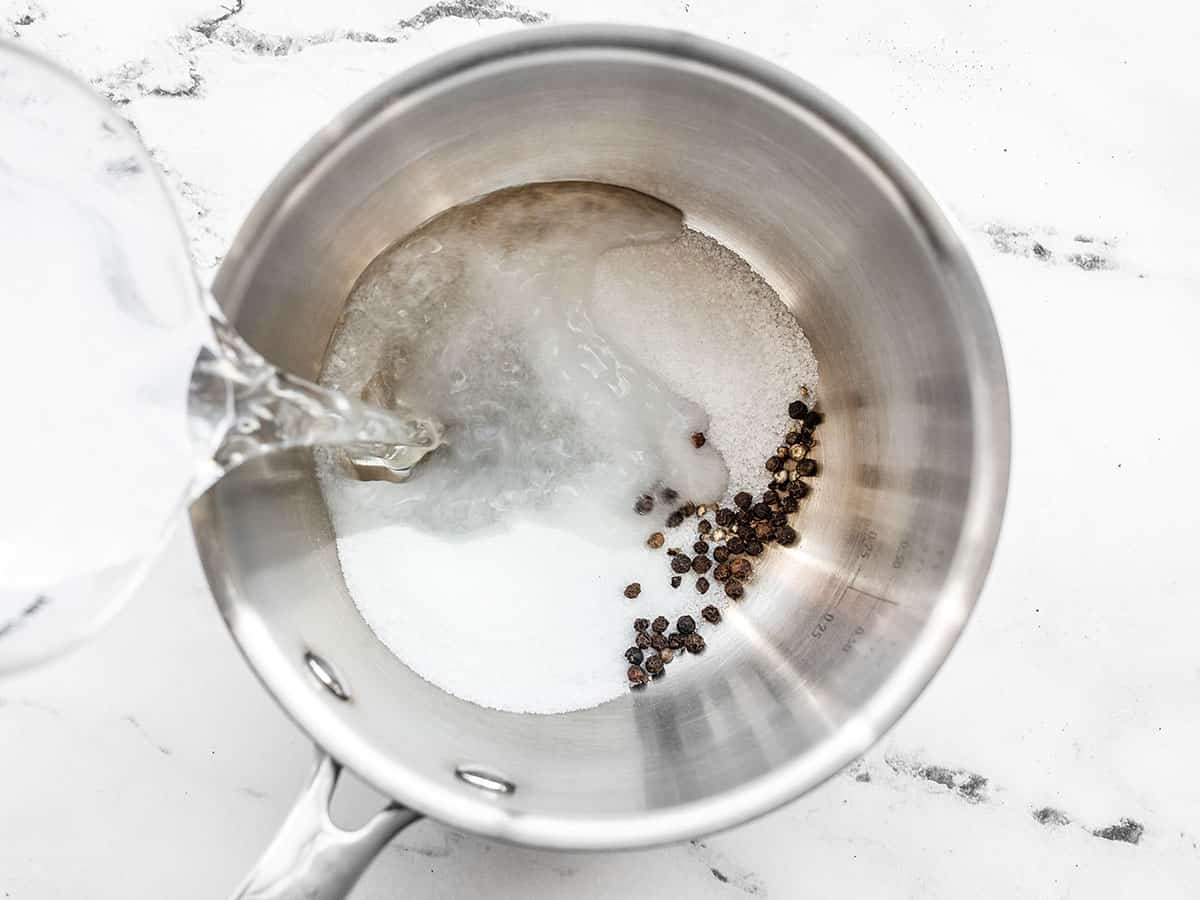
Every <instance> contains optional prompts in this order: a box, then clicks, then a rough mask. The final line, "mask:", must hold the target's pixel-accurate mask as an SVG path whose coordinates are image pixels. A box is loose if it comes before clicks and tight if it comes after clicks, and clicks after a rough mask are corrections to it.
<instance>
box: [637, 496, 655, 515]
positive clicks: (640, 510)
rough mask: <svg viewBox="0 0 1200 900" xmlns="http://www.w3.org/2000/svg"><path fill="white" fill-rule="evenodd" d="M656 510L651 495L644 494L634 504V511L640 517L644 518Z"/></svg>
mask: <svg viewBox="0 0 1200 900" xmlns="http://www.w3.org/2000/svg"><path fill="white" fill-rule="evenodd" d="M652 509H654V498H653V497H651V496H650V495H649V494H642V496H640V497H638V498H637V502H636V503H634V504H633V511H634V512H635V513H637V514H638V515H639V516H644V515H646V514H647V513H648V512H650V511H651V510H652Z"/></svg>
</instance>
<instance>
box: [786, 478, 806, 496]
mask: <svg viewBox="0 0 1200 900" xmlns="http://www.w3.org/2000/svg"><path fill="white" fill-rule="evenodd" d="M788 490H789V491H790V493H791V495H792V496H793V497H795V498H796V499H797V500H800V499H801V498H803V497H807V496H808V492H809V487H808V485H807V484H805V483H804V482H803V481H793V482H792V484H791V486H790V487H789V488H788Z"/></svg>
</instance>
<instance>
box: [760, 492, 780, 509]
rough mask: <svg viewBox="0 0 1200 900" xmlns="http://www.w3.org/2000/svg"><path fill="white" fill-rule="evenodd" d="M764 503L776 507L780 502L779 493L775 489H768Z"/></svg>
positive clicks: (764, 496) (763, 497)
mask: <svg viewBox="0 0 1200 900" xmlns="http://www.w3.org/2000/svg"><path fill="white" fill-rule="evenodd" d="M762 502H763V503H765V504H767V506H774V505H775V504H776V503H778V502H779V492H778V491H777V490H775V489H774V488H768V489H767V490H765V491H763V495H762Z"/></svg>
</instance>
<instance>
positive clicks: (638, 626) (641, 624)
mask: <svg viewBox="0 0 1200 900" xmlns="http://www.w3.org/2000/svg"><path fill="white" fill-rule="evenodd" d="M649 627H650V620H649V619H634V620H633V630H634V631H645V630H646V629H647V628H649Z"/></svg>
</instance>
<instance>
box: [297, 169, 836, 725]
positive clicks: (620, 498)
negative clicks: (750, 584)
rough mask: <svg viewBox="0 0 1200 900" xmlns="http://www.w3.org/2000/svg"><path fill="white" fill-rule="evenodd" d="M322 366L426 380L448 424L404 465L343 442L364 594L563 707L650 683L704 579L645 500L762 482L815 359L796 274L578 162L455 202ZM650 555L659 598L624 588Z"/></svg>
mask: <svg viewBox="0 0 1200 900" xmlns="http://www.w3.org/2000/svg"><path fill="white" fill-rule="evenodd" d="M322 383H323V384H325V385H327V386H331V387H337V388H340V389H343V390H346V391H348V392H349V393H351V394H361V395H362V396H363V397H364V398H365V399H369V400H371V401H373V402H376V403H380V404H382V405H385V406H386V405H389V404H391V403H393V402H395V401H397V400H398V398H401V397H403V398H404V400H406V401H408V402H415V403H419V404H420V405H421V406H422V407H423V408H424V410H425V411H426V412H428V413H429V414H430V415H432V416H433V417H434V418H437V419H439V420H440V421H441V422H443V423H444V424H445V425H446V428H447V446H446V447H444V448H442V449H441V450H439V451H438V453H436V454H434V456H432V457H430V458H429V459H428V460H426V461H425V463H423V464H422V466H421V467H420V469H419V470H418V473H417V475H416V476H414V478H413V479H412V480H411V481H410V482H408V483H406V484H402V485H397V484H391V483H383V482H363V481H359V480H357V479H355V478H353V477H352V476H351V475H350V474H348V472H347V469H346V467H345V466H344V464H342V463H341V462H340V461H339V460H338V458H337V457H336V456H335V455H332V454H331V455H327V456H326V457H324V458H323V463H322V466H321V469H320V477H321V482H322V488H323V491H324V494H325V497H326V501H327V503H328V505H329V508H330V513H331V516H332V519H333V524H334V528H335V531H336V532H337V535H338V553H339V557H340V559H341V564H342V570H343V573H344V576H345V580H346V584H347V586H348V587H349V589H350V593H351V595H352V596H353V597H354V600H355V603H356V604H357V605H358V608H359V610H360V612H361V613H362V615H363V617H364V618H365V619H366V621H367V622H368V624H369V625H370V626H371V628H372V629H373V630H374V631H375V633H376V634H377V635H378V636H379V638H380V639H381V640H382V641H383V642H384V643H385V644H386V645H387V646H388V647H389V649H391V650H392V652H394V653H395V654H396V655H397V656H398V657H399V658H400V659H401V660H402V661H404V662H405V663H406V664H407V665H409V666H410V667H411V668H412V669H413V670H414V671H416V672H417V673H418V674H420V675H421V676H423V677H424V678H426V679H427V680H429V681H431V682H433V683H434V684H436V685H438V686H440V687H442V688H443V689H445V690H447V691H450V692H451V693H453V694H456V695H457V696H459V697H462V698H464V699H466V700H470V701H473V702H475V703H479V704H481V705H484V706H490V707H495V708H498V709H504V710H510V711H514V712H538V713H553V712H561V711H566V710H571V709H580V708H586V707H590V706H595V705H597V704H599V703H602V702H604V701H606V700H609V699H611V698H613V697H615V696H618V695H620V694H621V693H623V692H624V691H625V690H626V682H625V679H624V668H623V666H622V665H620V652H621V649H622V648H623V647H624V646H626V645H628V643H629V641H630V630H629V623H630V621H631V619H632V618H633V617H634V616H636V615H642V614H644V612H645V611H647V610H654V612H655V614H657V613H663V614H665V615H668V616H669V617H672V618H673V617H675V616H677V615H679V614H681V613H684V612H691V613H695V612H696V611H697V610H698V609H699V606H701V605H703V604H701V603H700V600H701V597H700V595H699V594H697V593H696V592H695V591H694V590H692V589H691V588H689V587H683V588H680V589H678V590H675V589H672V588H671V587H670V586H669V583H668V578H669V571H668V570H667V568H666V566H665V564H664V558H663V557H662V554H661V553H657V554H656V553H654V552H652V551H650V550H648V549H647V548H646V547H645V545H644V541H645V538H646V536H647V535H648V534H649V533H650V532H651V531H656V530H660V529H661V527H662V521H663V519H664V518H665V516H666V514H667V512H668V511H669V507H668V506H666V505H665V504H663V503H661V502H660V503H659V505H658V507H657V508H656V509H655V510H654V512H653V513H651V514H650V515H648V516H645V517H641V516H638V515H637V514H636V513H635V512H634V511H633V508H632V507H633V503H634V501H635V500H636V499H637V498H638V497H639V496H640V495H642V494H643V493H645V492H654V491H656V489H659V488H662V487H670V488H673V489H675V490H677V491H678V492H679V493H680V495H681V497H682V498H684V499H694V500H697V501H714V500H722V499H727V493H728V492H729V491H730V490H737V489H739V488H740V487H741V486H742V485H745V484H749V485H752V486H753V485H757V484H759V483H760V482H761V481H762V474H763V473H762V458H763V454H764V452H768V451H769V449H770V448H771V447H773V446H774V444H775V442H776V441H777V437H778V434H779V433H780V432H781V430H782V426H783V425H784V420H783V419H782V413H781V411H782V410H785V409H786V407H787V402H788V401H789V400H791V399H794V397H795V395H796V393H797V390H798V389H799V387H801V386H804V387H807V388H808V389H809V391H810V392H815V389H816V364H815V361H814V360H813V358H812V353H811V349H810V348H809V346H808V343H807V341H806V340H805V338H804V336H803V334H802V332H801V330H800V328H799V326H798V324H797V323H796V322H795V320H794V319H793V318H792V317H791V316H790V315H789V314H788V313H787V312H786V310H785V309H784V308H783V306H782V304H781V303H780V301H779V299H778V297H777V296H776V295H775V294H774V292H772V291H771V289H770V288H769V287H768V286H767V285H766V284H765V283H764V282H763V281H762V280H761V279H760V278H759V277H758V276H757V275H755V273H754V272H753V271H752V270H751V269H750V268H749V266H747V265H746V264H745V263H744V262H743V261H742V260H740V259H739V258H738V257H737V256H736V255H735V254H733V253H731V252H730V251H728V250H726V249H725V248H723V247H721V246H720V245H719V244H717V243H716V242H714V241H712V240H711V239H709V238H707V237H705V236H704V235H702V234H699V233H697V232H693V231H687V230H685V229H684V228H683V224H682V220H681V217H680V214H679V212H678V211H677V210H675V209H673V208H671V207H669V206H666V205H664V204H661V203H659V202H657V201H654V200H652V199H650V198H648V197H645V196H644V195H641V194H637V193H634V192H631V191H626V190H622V189H618V188H611V187H605V186H601V185H593V184H580V183H564V184H558V185H537V186H528V187H525V188H519V189H513V190H508V191H502V192H499V193H497V194H494V195H491V196H490V197H488V198H485V199H484V200H482V201H479V202H477V203H474V204H470V205H467V206H464V207H460V208H458V209H455V210H451V211H449V212H447V213H445V214H443V215H442V216H439V217H438V218H436V219H434V220H433V221H432V222H430V223H428V224H427V225H426V226H425V227H423V228H422V229H420V230H419V231H418V232H416V233H414V234H413V235H411V236H410V237H409V238H407V239H405V240H404V241H403V242H402V243H401V244H399V245H398V246H397V247H395V248H393V249H392V250H389V251H387V252H386V253H385V254H383V255H382V256H381V257H380V258H379V259H378V260H376V262H375V263H374V264H372V266H371V268H370V269H369V270H368V271H367V273H365V274H364V276H363V278H362V279H361V280H360V283H359V285H358V286H357V287H356V289H355V291H354V292H353V294H352V296H351V299H350V301H349V303H348V305H347V308H346V311H345V313H344V315H343V319H342V322H341V323H340V325H339V328H338V331H337V332H336V333H335V335H334V339H333V341H332V342H331V346H330V351H329V354H328V356H327V359H326V363H325V368H324V371H323V373H322ZM695 432H703V433H704V434H706V435H707V437H708V441H707V443H706V444H705V445H704V447H703V448H700V449H697V448H695V447H694V446H693V445H692V441H691V435H692V434H693V433H695ZM731 476H732V479H731ZM686 530H687V528H686V526H684V527H682V528H680V529H678V531H679V532H680V534H679V535H678V539H677V541H676V543H678V542H679V541H682V540H684V539H685V536H684V534H683V532H684V531H686ZM673 537H675V536H674V535H672V534H670V533H669V532H668V535H667V540H668V545H671V542H672V538H673ZM688 543H689V544H690V540H688ZM631 581H639V582H640V583H641V585H642V592H641V595H640V596H639V597H638V599H636V600H628V599H626V598H624V597H623V596H622V589H623V587H624V586H625V585H626V584H627V583H629V582H631Z"/></svg>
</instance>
